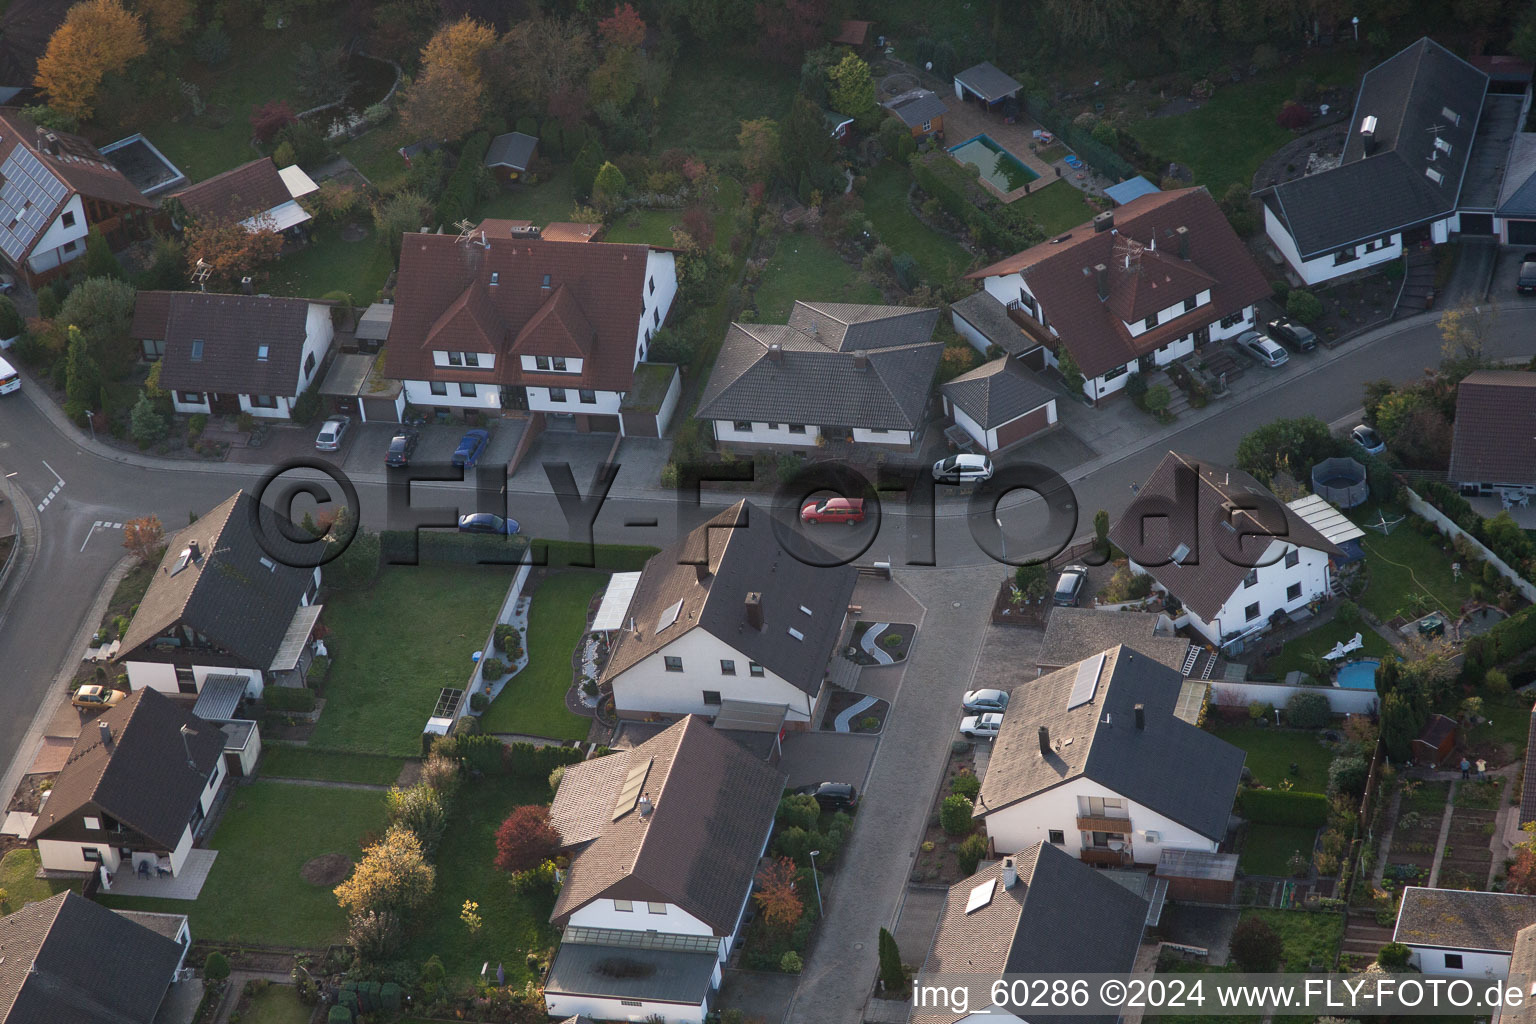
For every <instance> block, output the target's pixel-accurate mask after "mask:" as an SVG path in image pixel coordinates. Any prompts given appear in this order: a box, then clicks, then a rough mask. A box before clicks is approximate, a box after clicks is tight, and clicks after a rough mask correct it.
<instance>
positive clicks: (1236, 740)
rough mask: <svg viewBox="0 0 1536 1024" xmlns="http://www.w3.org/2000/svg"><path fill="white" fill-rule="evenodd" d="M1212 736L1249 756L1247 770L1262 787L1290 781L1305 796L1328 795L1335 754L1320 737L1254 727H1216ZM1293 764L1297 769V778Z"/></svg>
mask: <svg viewBox="0 0 1536 1024" xmlns="http://www.w3.org/2000/svg"><path fill="white" fill-rule="evenodd" d="M1282 714H1283V712H1282ZM1211 732H1212V733H1213V734H1214V735H1216V736H1218V737H1220V738H1221V739H1224V740H1226V741H1227V742H1228V743H1230V744H1232V745H1233V746H1234V747H1240V748H1241V749H1242V750H1243V751H1244V752H1246V753H1247V755H1248V760H1247V762H1246V763H1247V765H1248V770H1249V771H1250V772H1252V773H1253V778H1254V781H1256V782H1258V783H1260V784H1261V785H1265V786H1278V785H1279V784H1280V783H1281V782H1283V781H1285V780H1286V779H1289V780H1290V782H1291V784H1292V785H1293V786H1295V787H1296V788H1297V789H1298V790H1300V791H1301V792H1303V793H1326V792H1327V791H1328V765H1329V764H1331V763H1332V762H1333V753H1332V751H1330V750H1329V749H1328V748H1327V747H1325V746H1324V745H1323V743H1322V740H1321V739H1320V738H1319V737H1318V734H1317V733H1315V732H1307V731H1304V730H1300V729H1276V728H1273V727H1271V728H1260V727H1258V726H1254V725H1217V726H1215V727H1214V728H1212V729H1211ZM1292 764H1295V765H1296V766H1297V771H1296V774H1294V775H1293V774H1291V765H1292Z"/></svg>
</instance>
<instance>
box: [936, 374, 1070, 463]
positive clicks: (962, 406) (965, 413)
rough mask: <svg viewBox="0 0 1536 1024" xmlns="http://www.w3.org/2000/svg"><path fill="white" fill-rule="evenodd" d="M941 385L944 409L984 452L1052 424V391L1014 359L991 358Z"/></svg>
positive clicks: (1007, 444)
mask: <svg viewBox="0 0 1536 1024" xmlns="http://www.w3.org/2000/svg"><path fill="white" fill-rule="evenodd" d="M940 390H941V391H942V392H943V395H944V412H945V413H946V414H947V415H949V416H950V417H951V418H952V419H953V420H954V421H955V424H956V425H957V426H959V427H960V428H961V429H963V430H964V431H965V432H966V433H967V434H969V435H971V437H972V438H973V439H974V440H975V441H976V443H977V445H979V446H980V447H981V448H982V450H984V451H986V452H987V453H989V454H991V453H995V452H999V451H1002V450H1003V449H1004V448H1008V447H1011V446H1012V445H1016V444H1018V443H1019V442H1020V441H1024V440H1027V439H1029V438H1031V437H1034V436H1035V435H1036V434H1039V433H1040V432H1041V431H1044V430H1049V429H1050V428H1051V427H1053V426H1055V425H1056V396H1055V394H1054V393H1053V392H1052V391H1051V390H1050V389H1049V388H1047V387H1046V386H1045V385H1044V384H1041V383H1040V381H1039V380H1037V379H1036V377H1035V375H1034V374H1033V373H1031V372H1030V371H1029V370H1026V369H1025V368H1024V367H1023V366H1021V365H1019V362H1018V360H1016V359H1010V358H1008V357H1006V356H1005V357H1003V358H1001V359H994V360H992V362H990V363H986V364H985V365H983V366H979V367H977V368H976V369H974V370H972V371H971V372H969V373H965V374H961V375H960V376H959V377H956V378H955V379H954V380H952V381H950V382H949V383H948V384H945V385H944V386H943V387H942V388H941V389H940Z"/></svg>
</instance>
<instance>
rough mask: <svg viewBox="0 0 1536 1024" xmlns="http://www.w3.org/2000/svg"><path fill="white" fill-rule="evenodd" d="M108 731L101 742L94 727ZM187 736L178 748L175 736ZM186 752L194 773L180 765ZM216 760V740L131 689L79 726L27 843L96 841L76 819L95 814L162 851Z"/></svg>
mask: <svg viewBox="0 0 1536 1024" xmlns="http://www.w3.org/2000/svg"><path fill="white" fill-rule="evenodd" d="M102 724H105V725H106V726H107V728H109V729H110V730H111V734H112V739H111V742H104V741H103V738H102V734H101V728H100V727H101V725H102ZM182 726H187V727H188V728H190V729H191V730H192V732H191V734H190V735H188V736H187V737H186V740H187V747H186V748H185V749H184V748H183V747H182V742H181V741H182V736H181V735H180V730H181V728H182ZM187 750H190V751H191V755H192V762H193V764H195V765H196V768H192V767H189V766H188V765H187ZM223 756H224V734H223V733H222V732H220V731H219V727H218V726H217V725H216V724H214V723H212V722H205V721H203V720H202V719H200V718H196V717H194V716H193V715H192V713H191V712H190V711H185V710H183V709H182V708H181V707H180V706H179V705H177V704H176V703H175V702H174V701H172V700H171V699H170V698H169V697H167V696H165V694H163V693H161V692H160V691H159V690H151V689H148V688H145V689H142V690H135V691H134V692H133V693H132V694H130V695H129V696H128V697H127V699H125V700H124V701H123V702H122V703H121V704H119V705H118V706H117V707H115V708H112V709H110V710H108V711H106V712H105V713H103V714H102V715H100V716H99V717H97V718H96V719H94V720H93V721H91V722H89V723H87V724H86V726H85V727H84V728H83V729H82V730H81V731H80V736H79V737H78V738H77V739H76V740H75V746H74V749H73V750H72V751H71V752H70V755H69V761H68V763H66V764H65V765H64V769H63V770H62V771H61V772H59V775H58V778H57V779H56V780H54V784H53V789H52V790H51V791H50V792H49V794H48V800H47V802H46V803H44V804H43V806H42V809H41V810H40V811H39V812H38V816H37V823H36V824H35V825H33V827H32V835H31V837H30V838H31V839H33V840H34V841H35V840H37V839H62V840H70V841H76V842H101V841H103V838H104V835H103V833H101V832H99V831H98V832H94V833H93V832H90V831H88V830H86V829H85V827H84V826H83V825H82V823H81V821H80V816H81V813H82V812H86V813H90V812H91V811H92V810H93V809H94V810H98V811H101V812H102V813H104V814H107V815H109V816H111V817H113V818H115V819H117V821H119V822H120V823H122V825H123V826H124V827H125V828H127V829H130V830H132V831H133V832H137V833H138V834H139V835H141V836H143V837H144V838H145V839H147V840H148V841H150V842H152V843H155V844H157V845H158V846H159V847H160V848H161V849H163V850H167V851H169V850H174V849H175V848H176V844H177V843H179V842H180V841H181V837H182V833H183V832H184V831H185V830H186V827H187V822H188V820H190V819H191V817H192V813H193V811H194V810H195V808H196V805H197V801H198V798H199V797H200V796H201V795H202V792H203V789H204V788H205V787H206V786H207V784H208V775H209V773H210V772H212V771H213V769H214V766H215V765H216V764H218V761H219V758H221V757H223Z"/></svg>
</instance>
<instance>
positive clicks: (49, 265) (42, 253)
mask: <svg viewBox="0 0 1536 1024" xmlns="http://www.w3.org/2000/svg"><path fill="white" fill-rule="evenodd" d="M70 214H73V215H74V221H75V222H74V223H73V224H71V225H70V226H69V227H65V226H64V218H65V217H66V216H68V215H70ZM90 230H91V226H90V225H89V224H87V223H86V220H85V204H84V203H83V202H82V201H81V199H80V197H79V196H78V195H74V196H70V197H69V202H67V203H65V204H64V209H62V210H60V211H59V212H58V215H57V216H55V217H54V218H53V223H52V224H49V225H48V230H46V231H44V232H43V234H42V237H41V238H39V239H38V240H37V244H36V245H34V246H33V247H32V255H31V256H29V257H28V258H27V265H28V266H29V267H31V268H32V269H33V270H34V271H36V272H38V273H41V272H42V271H45V270H52V269H53V268H54V267H57V266H59V265H60V264H63V263H68V262H69V261H70V260H73V259H78V258H79V257H81V256H84V255H85V236H86V235H87V234H89V233H90ZM69 242H74V243H75V248H74V251H73V252H64V251H63V247H64V246H65V245H66V244H68V243H69Z"/></svg>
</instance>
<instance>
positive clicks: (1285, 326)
mask: <svg viewBox="0 0 1536 1024" xmlns="http://www.w3.org/2000/svg"><path fill="white" fill-rule="evenodd" d="M1264 330H1265V333H1267V334H1268V335H1269V336H1270V337H1271V338H1274V339H1275V340H1276V341H1278V342H1279V343H1280V344H1282V345H1284V346H1285V347H1286V348H1288V349H1292V350H1293V351H1296V352H1311V351H1312V350H1313V349H1315V348H1317V335H1315V334H1313V333H1312V332H1311V331H1309V330H1307V329H1306V328H1305V327H1303V326H1301V324H1298V323H1296V322H1295V321H1294V320H1291V319H1289V318H1287V317H1281V318H1280V319H1278V320H1271V321H1270V322H1269V323H1267V324H1265V325H1264Z"/></svg>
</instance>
